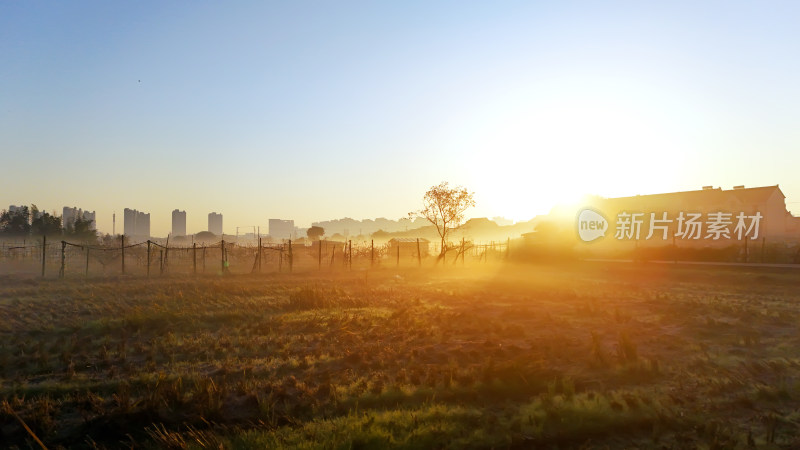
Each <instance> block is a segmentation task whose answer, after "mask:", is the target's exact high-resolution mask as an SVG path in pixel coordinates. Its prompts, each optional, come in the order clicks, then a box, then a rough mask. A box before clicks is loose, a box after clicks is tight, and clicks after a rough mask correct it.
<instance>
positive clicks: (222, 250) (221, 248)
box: [219, 239, 225, 273]
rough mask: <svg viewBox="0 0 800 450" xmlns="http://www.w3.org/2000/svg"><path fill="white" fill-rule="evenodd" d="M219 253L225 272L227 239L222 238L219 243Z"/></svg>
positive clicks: (221, 265)
mask: <svg viewBox="0 0 800 450" xmlns="http://www.w3.org/2000/svg"><path fill="white" fill-rule="evenodd" d="M219 255H220V259H219V261H220V267H221V269H222V273H225V239H223V240H221V241H220V243H219Z"/></svg>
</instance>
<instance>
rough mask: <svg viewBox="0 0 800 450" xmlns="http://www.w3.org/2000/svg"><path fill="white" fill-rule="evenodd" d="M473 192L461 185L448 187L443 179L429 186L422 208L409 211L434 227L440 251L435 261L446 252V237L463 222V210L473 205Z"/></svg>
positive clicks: (442, 257) (410, 214) (411, 214)
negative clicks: (437, 234) (437, 235)
mask: <svg viewBox="0 0 800 450" xmlns="http://www.w3.org/2000/svg"><path fill="white" fill-rule="evenodd" d="M474 196H475V193H474V192H469V191H467V189H466V188H464V187H461V186H455V187H452V188H451V187H450V185H449V184H448V183H447V182H446V181H443V182H442V183H440V184H439V185H438V186H431V188H430V189H428V192H426V193H425V196H424V197H423V199H422V209H421V210H420V211H417V212H412V213H409V216H417V217H424V218H425V219H427V220H428V221H429V222H430V223H432V224H433V226H434V227H436V232H437V233H439V238H440V239H441V251H440V253H439V257H438V258H437V262H438V261H439V260H441V259H444V257H445V253H446V252H447V237H448V236H449V235H450V233H451V232H453V231H454V230H456V229H458V227H460V226H461V225H462V222H464V212H465V211H466V210H467V208H469V207H471V206H475V199H474Z"/></svg>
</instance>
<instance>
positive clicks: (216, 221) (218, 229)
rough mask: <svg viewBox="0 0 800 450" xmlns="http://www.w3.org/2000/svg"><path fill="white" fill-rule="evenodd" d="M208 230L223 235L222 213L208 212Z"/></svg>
mask: <svg viewBox="0 0 800 450" xmlns="http://www.w3.org/2000/svg"><path fill="white" fill-rule="evenodd" d="M208 231H210V232H212V233H214V234H216V235H217V236H222V214H218V213H215V212H212V213H208Z"/></svg>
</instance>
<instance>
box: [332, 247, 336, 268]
mask: <svg viewBox="0 0 800 450" xmlns="http://www.w3.org/2000/svg"><path fill="white" fill-rule="evenodd" d="M335 257H336V244H333V248H332V249H331V268H333V258H335Z"/></svg>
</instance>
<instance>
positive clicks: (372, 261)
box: [369, 239, 375, 267]
mask: <svg viewBox="0 0 800 450" xmlns="http://www.w3.org/2000/svg"><path fill="white" fill-rule="evenodd" d="M374 265H375V239H372V240H370V241H369V266H370V267H373V266H374Z"/></svg>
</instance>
